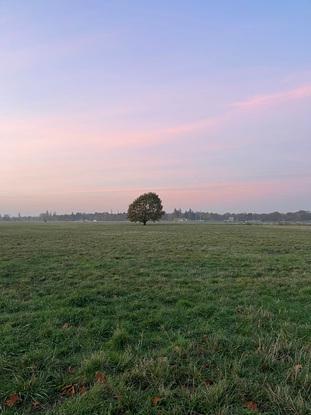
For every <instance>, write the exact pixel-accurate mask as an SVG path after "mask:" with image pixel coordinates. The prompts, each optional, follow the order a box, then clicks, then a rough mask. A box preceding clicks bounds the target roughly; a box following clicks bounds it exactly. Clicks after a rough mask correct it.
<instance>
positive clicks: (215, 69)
mask: <svg viewBox="0 0 311 415" xmlns="http://www.w3.org/2000/svg"><path fill="white" fill-rule="evenodd" d="M310 21H311V3H310V1H273V2H271V1H234V2H233V1H219V2H218V1H217V2H209V1H194V2H189V1H187V2H186V1H178V2H177V1H170V2H164V1H156V2H152V1H150V2H146V1H144V2H143V1H88V2H85V1H71V0H68V1H66V2H63V1H44V2H42V1H39V0H38V1H34V0H28V1H27V2H22V1H14V0H10V1H7V0H2V1H1V0H0V89H1V96H0V144H1V147H2V151H1V154H0V212H2V213H6V212H8V213H16V212H19V211H21V212H22V213H23V212H24V213H37V212H40V211H42V210H46V209H51V210H56V211H58V212H63V211H71V210H74V211H77V210H83V211H84V210H88V211H94V210H97V211H98V210H100V211H102V210H110V209H113V210H124V209H126V208H127V205H128V203H129V202H130V201H131V199H132V198H133V197H135V196H137V194H139V193H140V192H142V191H146V190H153V191H157V192H159V194H160V196H162V198H163V201H164V205H165V208H166V209H167V210H170V209H173V208H174V207H182V208H188V207H192V208H194V209H204V210H217V211H229V210H231V211H241V210H243V211H246V210H252V211H259V212H260V211H267V210H281V211H286V210H295V209H300V208H301V209H310V206H311V186H310V185H311V172H310V154H311V152H310V150H311V140H310V137H311V134H310V133H311V117H310V113H311V48H310V46H309V43H310V39H311V25H310V24H309V22H310Z"/></svg>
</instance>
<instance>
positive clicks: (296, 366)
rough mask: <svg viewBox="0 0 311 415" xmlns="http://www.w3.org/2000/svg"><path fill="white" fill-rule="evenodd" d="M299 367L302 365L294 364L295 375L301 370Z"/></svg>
mask: <svg viewBox="0 0 311 415" xmlns="http://www.w3.org/2000/svg"><path fill="white" fill-rule="evenodd" d="M301 369H302V365H300V364H299V363H298V364H297V365H295V366H294V372H295V376H297V375H298V373H299V372H300V371H301Z"/></svg>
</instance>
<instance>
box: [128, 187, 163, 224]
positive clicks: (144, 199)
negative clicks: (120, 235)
mask: <svg viewBox="0 0 311 415" xmlns="http://www.w3.org/2000/svg"><path fill="white" fill-rule="evenodd" d="M162 215H164V211H163V206H162V201H161V199H160V198H159V196H158V195H157V194H156V193H152V192H150V193H144V194H143V195H141V196H139V197H138V198H137V199H135V200H134V202H133V203H131V204H130V206H129V208H128V211H127V217H128V218H129V220H130V221H131V222H141V223H143V224H144V225H146V223H147V222H148V221H149V220H152V221H153V222H155V221H157V220H159V219H160V218H161V216H162Z"/></svg>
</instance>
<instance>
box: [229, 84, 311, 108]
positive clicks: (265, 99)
mask: <svg viewBox="0 0 311 415" xmlns="http://www.w3.org/2000/svg"><path fill="white" fill-rule="evenodd" d="M309 97H311V85H303V86H300V87H298V88H295V89H292V90H289V91H281V92H276V93H274V94H267V95H257V96H255V97H252V98H250V99H247V100H245V101H239V102H235V103H233V104H232V107H233V108H235V109H238V110H244V109H246V110H248V109H252V110H253V109H256V108H264V107H267V106H271V105H277V104H282V103H286V102H288V101H292V100H297V99H303V98H309Z"/></svg>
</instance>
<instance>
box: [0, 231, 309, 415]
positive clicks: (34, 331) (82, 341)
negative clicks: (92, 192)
mask: <svg viewBox="0 0 311 415" xmlns="http://www.w3.org/2000/svg"><path fill="white" fill-rule="evenodd" d="M310 276H311V227H307V226H306V227H303V226H301V227H294V226H245V225H244V226H243V225H241V226H239V225H204V224H199V225H169V224H165V225H148V226H146V227H143V226H140V225H128V224H100V223H97V224H1V226H0V290H1V291H0V292H1V298H0V351H1V355H0V411H1V409H2V410H3V413H4V414H5V415H9V414H29V413H32V412H37V413H42V414H49V415H52V414H53V415H60V414H62V415H86V414H90V415H96V414H118V415H119V414H120V415H121V414H133V415H134V414H135V415H136V414H157V415H160V414H167V415H180V414H189V415H190V414H192V415H198V414H211V415H220V414H222V415H227V414H230V415H231V414H236V415H238V414H239V415H243V414H244V415H247V414H252V413H259V414H265V415H266V414H284V415H290V414H297V415H298V414H299V415H304V414H310V413H311V406H310V401H308V398H309V396H310V392H311V377H310V319H311V310H310V298H311V284H310ZM96 372H100V373H99V374H98V373H97V376H96ZM98 376H102V379H101V380H102V382H99V381H98V380H100V379H98ZM72 385H73V387H74V389H72ZM66 386H67V389H66V388H65V387H66ZM64 388H65V389H64ZM70 388H71V391H72V392H71V394H72V396H69V395H70V392H68V389H70ZM79 390H80V393H81V394H80V393H79ZM82 392H85V393H83V394H82ZM14 394H18V397H19V398H20V402H17V403H16V405H14V406H12V407H11V408H10V407H8V406H7V405H5V401H7V400H8V399H10V397H11V396H12V395H14ZM247 403H248V404H247ZM247 406H249V408H247ZM251 407H253V408H254V410H252V409H251ZM256 407H257V409H256Z"/></svg>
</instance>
